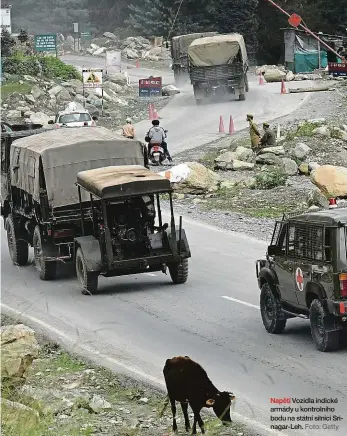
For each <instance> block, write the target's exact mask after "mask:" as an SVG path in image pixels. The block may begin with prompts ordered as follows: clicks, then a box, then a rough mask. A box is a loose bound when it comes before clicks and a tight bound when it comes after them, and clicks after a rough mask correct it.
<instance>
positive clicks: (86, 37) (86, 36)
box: [81, 32, 92, 41]
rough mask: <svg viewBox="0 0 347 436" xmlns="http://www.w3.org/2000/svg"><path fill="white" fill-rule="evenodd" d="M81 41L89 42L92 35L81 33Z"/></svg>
mask: <svg viewBox="0 0 347 436" xmlns="http://www.w3.org/2000/svg"><path fill="white" fill-rule="evenodd" d="M81 39H83V40H84V41H88V40H90V39H92V33H91V32H81Z"/></svg>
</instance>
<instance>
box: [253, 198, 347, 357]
mask: <svg viewBox="0 0 347 436" xmlns="http://www.w3.org/2000/svg"><path fill="white" fill-rule="evenodd" d="M333 206H334V207H333V208H329V209H324V210H320V211H315V212H307V213H304V214H300V215H298V214H297V215H291V216H288V215H287V216H283V219H282V221H278V222H276V225H275V229H274V232H273V236H272V241H271V244H270V245H269V246H268V249H267V254H266V259H262V260H258V261H257V262H256V274H257V279H258V286H259V289H260V311H261V317H262V320H263V324H264V327H265V329H266V330H267V331H268V332H269V333H274V334H278V333H282V332H283V331H284V329H285V326H286V323H287V320H288V319H290V318H296V317H300V318H304V319H308V320H309V321H310V324H311V334H312V339H313V341H314V343H315V345H316V347H317V349H318V350H319V351H332V350H336V349H338V348H339V347H340V346H342V345H343V343H344V342H347V341H346V339H347V255H346V252H347V207H336V205H333Z"/></svg>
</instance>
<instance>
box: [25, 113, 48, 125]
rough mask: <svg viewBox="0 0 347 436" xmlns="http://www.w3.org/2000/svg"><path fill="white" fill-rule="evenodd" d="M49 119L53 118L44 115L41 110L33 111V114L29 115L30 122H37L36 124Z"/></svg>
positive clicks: (46, 121) (45, 122)
mask: <svg viewBox="0 0 347 436" xmlns="http://www.w3.org/2000/svg"><path fill="white" fill-rule="evenodd" d="M50 119H53V118H52V117H50V116H48V115H46V114H45V113H43V112H35V113H34V114H32V115H30V121H31V122H32V123H35V124H36V123H37V124H43V125H45V124H48V121H49V120H50Z"/></svg>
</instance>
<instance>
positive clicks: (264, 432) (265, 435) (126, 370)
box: [0, 302, 287, 436]
mask: <svg viewBox="0 0 347 436" xmlns="http://www.w3.org/2000/svg"><path fill="white" fill-rule="evenodd" d="M0 308H1V313H4V314H5V315H7V316H9V317H11V318H13V317H15V318H16V319H17V320H18V321H22V322H25V324H26V325H28V326H29V327H31V328H33V329H35V331H37V333H38V334H40V335H42V336H45V337H47V338H48V339H49V340H51V341H53V342H55V343H57V344H59V345H60V346H62V347H63V348H65V349H66V350H67V351H68V352H69V353H70V354H72V355H75V356H77V357H82V358H84V359H86V360H88V361H90V362H91V363H93V364H95V365H98V366H103V367H106V368H107V369H109V370H111V371H113V372H115V373H119V374H122V375H124V376H127V377H129V378H132V379H133V380H135V381H137V382H139V383H142V384H143V385H144V386H147V387H148V388H150V389H153V390H155V391H157V392H160V393H164V394H165V393H166V388H165V384H164V382H163V381H161V380H159V379H157V378H155V377H152V376H150V375H148V374H146V373H144V372H143V371H140V370H138V369H136V368H132V367H130V366H129V365H125V364H124V363H123V362H120V361H119V360H117V359H114V358H113V357H110V356H108V355H107V354H103V353H100V352H99V351H98V350H96V349H95V348H93V347H90V346H88V345H85V344H78V343H76V341H75V340H74V339H73V338H71V337H70V336H68V335H67V334H66V333H64V332H62V331H60V330H58V329H57V328H55V327H53V326H51V325H49V324H47V323H46V322H44V321H41V320H40V319H38V318H35V317H33V316H31V315H27V314H25V313H23V312H21V311H19V310H17V309H14V308H12V307H10V306H8V305H7V304H4V303H1V302H0ZM232 416H233V417H234V419H235V422H238V423H240V424H243V425H244V426H245V427H246V429H247V431H249V432H251V433H252V436H287V434H286V433H284V432H283V431H281V432H279V431H277V430H272V429H270V428H268V427H267V426H265V425H264V424H261V423H260V422H257V421H253V420H251V419H250V418H247V417H246V416H244V415H241V414H239V413H237V412H234V411H232Z"/></svg>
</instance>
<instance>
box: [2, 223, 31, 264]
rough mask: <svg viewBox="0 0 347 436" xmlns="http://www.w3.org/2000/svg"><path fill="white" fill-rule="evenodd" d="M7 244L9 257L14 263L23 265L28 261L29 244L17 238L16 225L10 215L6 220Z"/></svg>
mask: <svg viewBox="0 0 347 436" xmlns="http://www.w3.org/2000/svg"><path fill="white" fill-rule="evenodd" d="M6 232H7V244H8V251H9V253H10V258H11V260H12V262H13V263H14V264H15V265H19V266H24V265H26V264H27V263H28V257H29V246H28V243H27V242H26V241H25V240H24V239H18V238H17V232H16V226H15V222H14V219H13V217H12V215H9V216H8V217H7V220H6Z"/></svg>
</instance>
